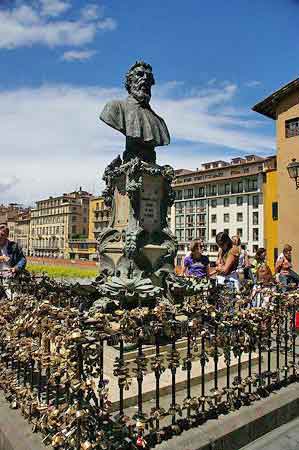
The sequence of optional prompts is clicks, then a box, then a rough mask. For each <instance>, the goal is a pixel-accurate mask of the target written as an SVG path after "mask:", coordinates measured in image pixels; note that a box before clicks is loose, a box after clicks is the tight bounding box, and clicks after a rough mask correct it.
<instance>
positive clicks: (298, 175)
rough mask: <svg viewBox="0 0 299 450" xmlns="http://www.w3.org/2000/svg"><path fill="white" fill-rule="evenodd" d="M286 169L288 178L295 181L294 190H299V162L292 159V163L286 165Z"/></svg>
mask: <svg viewBox="0 0 299 450" xmlns="http://www.w3.org/2000/svg"><path fill="white" fill-rule="evenodd" d="M287 169H288V172H289V177H290V178H291V179H292V180H295V183H296V189H299V161H296V159H295V158H293V159H292V162H290V163H289V164H288V165H287Z"/></svg>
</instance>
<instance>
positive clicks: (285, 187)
mask: <svg viewBox="0 0 299 450" xmlns="http://www.w3.org/2000/svg"><path fill="white" fill-rule="evenodd" d="M253 110H254V111H256V112H259V113H260V114H263V115H265V116H266V117H269V118H271V119H273V120H275V121H276V140H277V201H278V207H279V220H278V252H279V253H280V252H281V250H282V248H283V246H284V245H285V244H287V243H288V244H291V245H292V247H293V263H294V268H295V270H297V271H298V269H299V226H298V225H299V193H298V191H297V190H296V187H295V183H294V181H293V180H291V179H290V178H289V175H288V171H287V165H288V164H289V163H290V162H291V160H292V158H297V159H298V156H299V78H297V79H296V80H294V81H291V82H290V83H288V84H287V85H285V86H283V87H282V88H280V89H279V90H278V91H276V92H274V93H273V94H271V95H270V96H268V97H267V98H266V99H264V100H263V101H261V102H260V103H258V104H257V105H255V106H254V107H253Z"/></svg>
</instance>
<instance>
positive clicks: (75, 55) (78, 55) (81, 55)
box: [62, 50, 97, 61]
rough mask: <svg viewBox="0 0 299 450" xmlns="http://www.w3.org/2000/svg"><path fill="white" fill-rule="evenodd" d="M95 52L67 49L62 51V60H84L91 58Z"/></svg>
mask: <svg viewBox="0 0 299 450" xmlns="http://www.w3.org/2000/svg"><path fill="white" fill-rule="evenodd" d="M96 53H97V52H96V51H95V50H69V51H67V52H64V54H63V55H62V59H63V60H64V61H86V60H87V59H90V58H92V57H93V56H94V55H95V54H96Z"/></svg>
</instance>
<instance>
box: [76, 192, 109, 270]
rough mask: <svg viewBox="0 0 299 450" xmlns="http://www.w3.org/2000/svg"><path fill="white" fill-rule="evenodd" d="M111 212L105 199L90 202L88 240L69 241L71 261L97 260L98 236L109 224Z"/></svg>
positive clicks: (95, 199)
mask: <svg viewBox="0 0 299 450" xmlns="http://www.w3.org/2000/svg"><path fill="white" fill-rule="evenodd" d="M110 213H111V210H110V209H109V208H107V207H106V206H105V204H104V199H103V197H95V198H92V199H90V202H89V224H88V239H71V240H69V254H70V258H71V259H88V260H93V261H94V260H97V259H98V255H97V236H98V235H99V233H100V232H101V231H102V230H103V229H104V228H106V227H108V224H109V218H110Z"/></svg>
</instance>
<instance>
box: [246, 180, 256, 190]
mask: <svg viewBox="0 0 299 450" xmlns="http://www.w3.org/2000/svg"><path fill="white" fill-rule="evenodd" d="M256 190H257V177H251V178H248V180H247V182H246V191H247V192H250V191H256Z"/></svg>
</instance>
